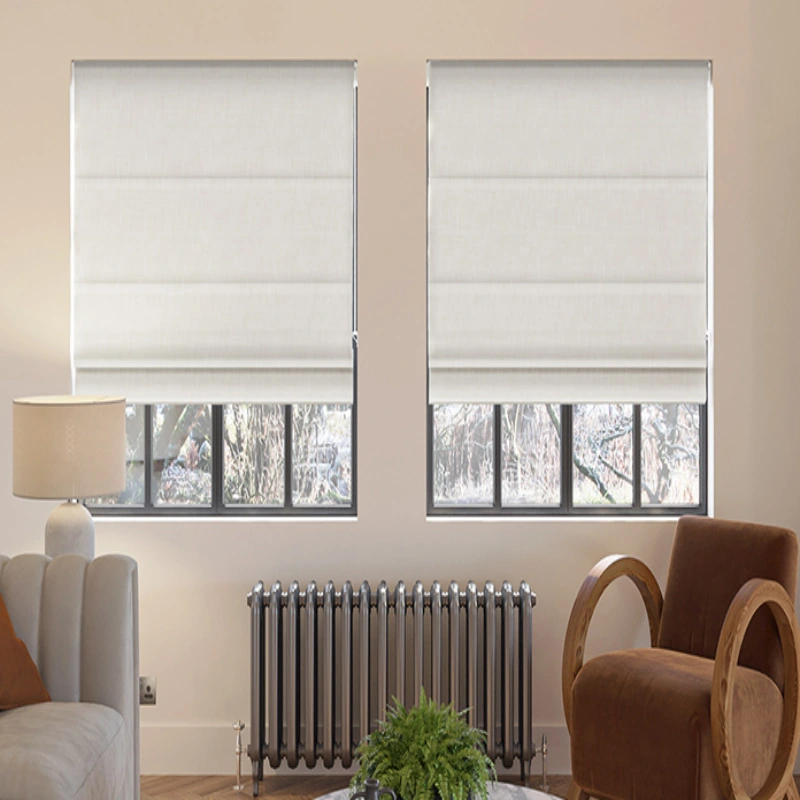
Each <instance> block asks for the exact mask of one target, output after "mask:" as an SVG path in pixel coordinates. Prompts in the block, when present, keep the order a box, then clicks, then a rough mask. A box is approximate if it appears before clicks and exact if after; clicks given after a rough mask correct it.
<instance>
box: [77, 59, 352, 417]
mask: <svg viewBox="0 0 800 800" xmlns="http://www.w3.org/2000/svg"><path fill="white" fill-rule="evenodd" d="M354 68H355V65H354V63H353V62H324V63H323V62H302V63H294V62H167V63H159V62H115V63H109V62H81V63H76V64H75V65H74V69H73V88H72V91H73V100H72V102H73V135H72V169H73V205H72V280H73V287H72V289H73V369H74V386H75V390H76V391H78V392H80V393H88V394H111V393H113V394H120V395H124V396H125V397H126V398H127V399H128V401H129V402H144V403H152V402H176V403H177V402H211V403H227V402H259V403H267V402H275V403H300V402H313V403H324V402H337V403H351V402H352V400H353V349H352V341H353V328H354V322H353V290H354V286H353V276H354V236H353V230H354V142H355V90H354V77H355V76H354Z"/></svg>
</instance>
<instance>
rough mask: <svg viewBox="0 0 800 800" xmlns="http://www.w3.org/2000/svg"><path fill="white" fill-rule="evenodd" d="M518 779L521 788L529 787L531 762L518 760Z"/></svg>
mask: <svg viewBox="0 0 800 800" xmlns="http://www.w3.org/2000/svg"><path fill="white" fill-rule="evenodd" d="M519 773H520V774H519V777H520V783H521V784H522V785H523V786H530V785H531V762H530V761H528V760H527V759H524V758H522V759H520V762H519Z"/></svg>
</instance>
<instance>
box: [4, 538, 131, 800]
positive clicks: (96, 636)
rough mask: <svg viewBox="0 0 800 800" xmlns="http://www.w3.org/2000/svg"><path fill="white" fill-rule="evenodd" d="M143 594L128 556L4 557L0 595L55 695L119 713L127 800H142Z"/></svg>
mask: <svg viewBox="0 0 800 800" xmlns="http://www.w3.org/2000/svg"><path fill="white" fill-rule="evenodd" d="M138 591H139V588H138V570H137V566H136V562H135V561H134V560H133V559H131V558H127V557H126V556H118V555H107V556H100V557H99V558H96V559H94V561H89V560H87V559H86V558H84V557H83V556H80V555H63V556H58V557H57V558H54V559H51V558H50V557H49V556H45V555H41V554H38V553H30V554H25V555H20V556H15V557H14V558H10V559H9V558H6V557H5V556H0V594H2V595H3V601H4V603H5V605H6V608H7V609H8V615H9V617H11V623H12V624H13V626H14V632H15V633H16V635H17V636H18V637H19V638H20V639H22V641H23V642H25V645H26V646H27V648H28V652H29V653H30V654H31V658H32V659H33V660H34V662H35V663H36V666H37V668H38V670H39V674H40V675H41V676H42V681H43V682H44V685H45V686H46V687H47V691H48V693H49V694H50V697H51V698H52V699H53V700H56V701H62V702H78V701H82V702H87V703H100V704H101V705H105V706H110V707H111V708H114V709H116V710H117V711H118V712H119V713H120V714H121V715H122V719H123V722H124V725H125V734H126V737H127V738H128V741H129V742H130V746H131V750H132V752H131V758H130V761H129V766H128V772H127V774H126V776H125V781H126V783H129V784H130V786H131V791H130V792H129V793H126V795H125V796H126V797H129V796H134V797H138V796H139V791H138V786H139V607H138V603H139V599H138Z"/></svg>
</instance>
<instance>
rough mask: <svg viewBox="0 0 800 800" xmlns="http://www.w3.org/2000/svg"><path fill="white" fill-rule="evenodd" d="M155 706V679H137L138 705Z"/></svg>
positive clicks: (146, 676)
mask: <svg viewBox="0 0 800 800" xmlns="http://www.w3.org/2000/svg"><path fill="white" fill-rule="evenodd" d="M155 704H156V679H155V678H151V677H150V676H149V675H144V676H142V677H141V678H139V705H140V706H154V705H155Z"/></svg>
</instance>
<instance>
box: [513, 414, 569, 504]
mask: <svg viewBox="0 0 800 800" xmlns="http://www.w3.org/2000/svg"><path fill="white" fill-rule="evenodd" d="M501 413H502V421H503V451H502V458H503V461H502V463H503V490H502V491H503V505H509V506H513V505H518V506H557V505H558V504H559V503H560V502H561V407H560V406H553V405H549V406H547V405H544V404H536V405H534V404H523V403H519V404H516V405H504V406H503V407H502V411H501Z"/></svg>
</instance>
